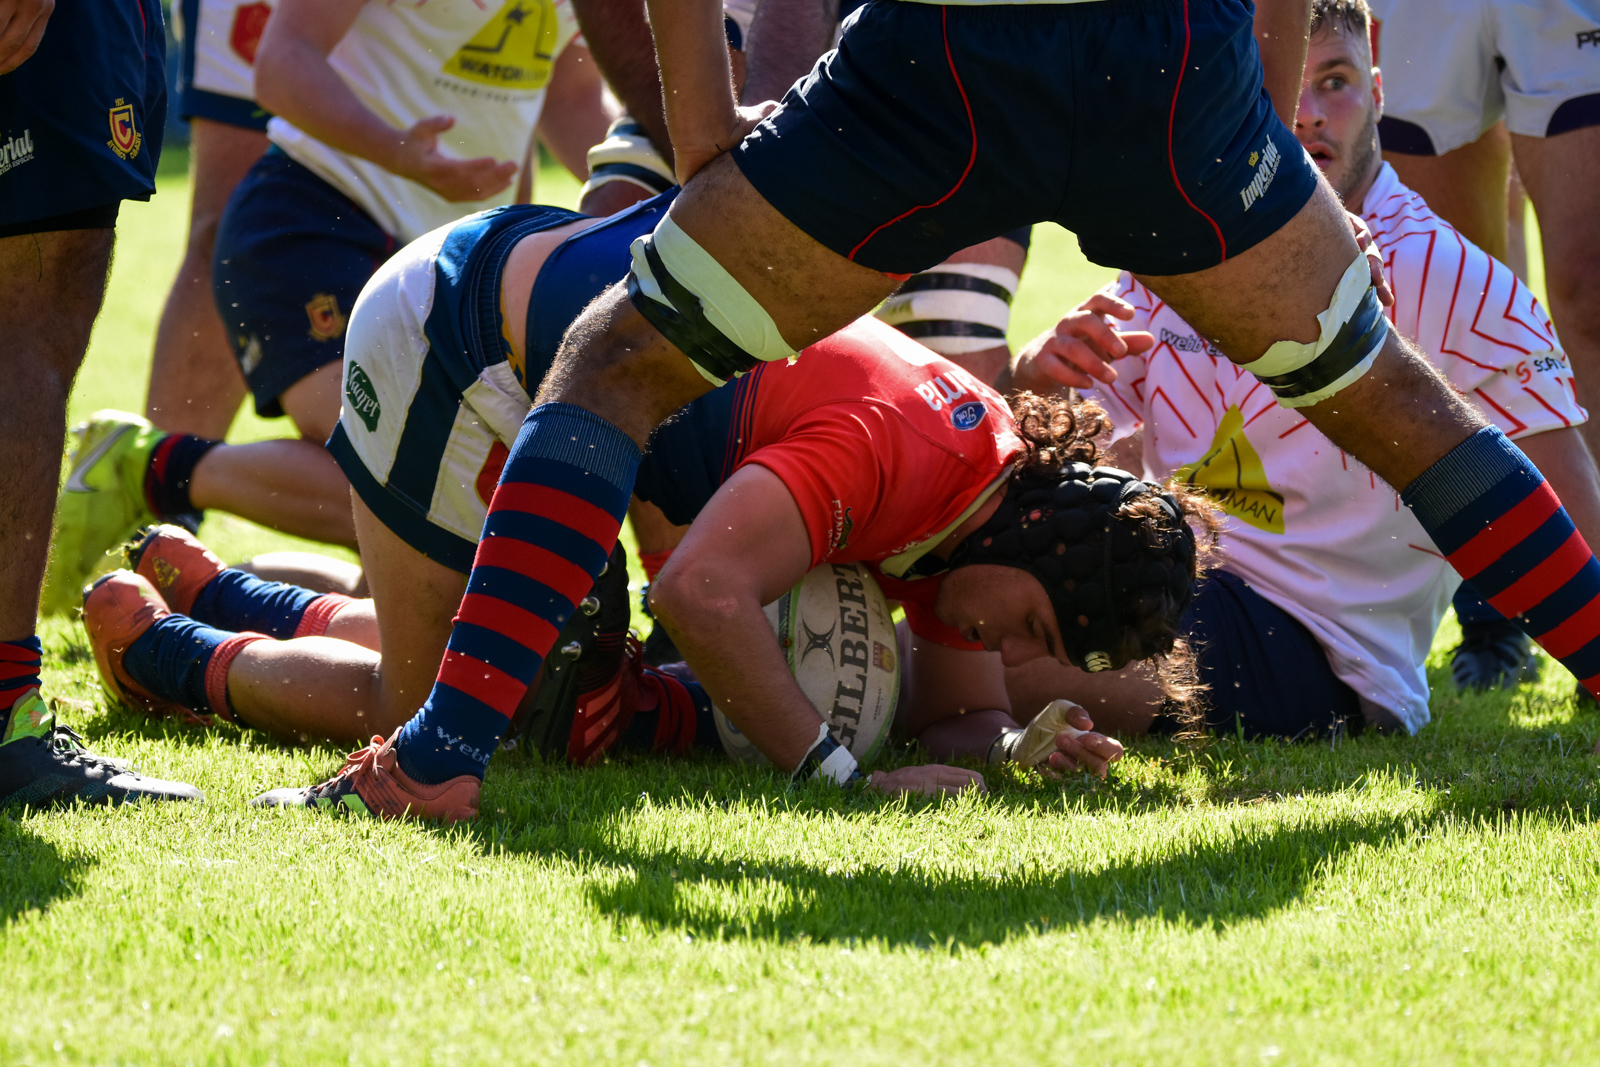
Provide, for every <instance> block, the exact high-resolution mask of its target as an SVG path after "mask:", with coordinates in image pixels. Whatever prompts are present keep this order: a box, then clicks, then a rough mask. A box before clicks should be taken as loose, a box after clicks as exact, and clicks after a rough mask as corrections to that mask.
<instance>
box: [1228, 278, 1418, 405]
mask: <svg viewBox="0 0 1600 1067" xmlns="http://www.w3.org/2000/svg"><path fill="white" fill-rule="evenodd" d="M1317 322H1318V323H1319V324H1320V325H1321V327H1322V334H1321V336H1320V337H1318V338H1317V339H1316V340H1315V341H1313V342H1311V343H1309V344H1306V343H1302V342H1300V341H1277V342H1274V343H1273V345H1272V347H1270V348H1268V349H1267V351H1266V354H1265V355H1263V356H1262V357H1261V358H1260V359H1258V360H1255V361H1254V362H1252V363H1246V364H1243V365H1242V369H1243V370H1247V371H1249V372H1250V373H1251V374H1254V375H1255V376H1256V377H1257V378H1260V379H1261V380H1262V381H1263V382H1265V383H1266V384H1267V386H1268V387H1269V388H1271V389H1272V391H1273V393H1274V394H1276V395H1277V398H1278V403H1279V404H1282V405H1283V406H1284V407H1286V408H1303V407H1310V406H1311V405H1312V404H1317V403H1320V402H1321V401H1324V400H1326V399H1328V398H1329V397H1330V396H1333V395H1334V394H1336V393H1338V392H1339V391H1340V390H1342V389H1344V388H1346V387H1347V386H1349V385H1350V383H1351V382H1354V381H1356V380H1357V379H1358V378H1360V377H1361V376H1362V375H1363V374H1365V373H1367V371H1368V370H1370V369H1371V368H1372V363H1373V360H1375V359H1377V358H1378V353H1379V352H1380V351H1381V350H1382V349H1383V342H1384V339H1385V338H1386V337H1387V336H1388V320H1387V319H1385V318H1384V316H1383V310H1382V308H1381V307H1380V306H1379V305H1378V299H1377V295H1376V293H1375V291H1374V290H1373V288H1372V274H1371V270H1370V268H1369V267H1368V266H1367V257H1366V255H1365V254H1364V253H1361V252H1357V253H1356V258H1355V259H1354V261H1352V262H1351V264H1350V266H1349V268H1348V269H1346V270H1345V272H1344V276H1343V277H1341V278H1340V279H1339V286H1338V288H1337V289H1335V290H1334V292H1333V300H1332V301H1331V302H1330V303H1329V305H1328V309H1327V310H1326V311H1324V312H1322V314H1320V315H1318V316H1317Z"/></svg>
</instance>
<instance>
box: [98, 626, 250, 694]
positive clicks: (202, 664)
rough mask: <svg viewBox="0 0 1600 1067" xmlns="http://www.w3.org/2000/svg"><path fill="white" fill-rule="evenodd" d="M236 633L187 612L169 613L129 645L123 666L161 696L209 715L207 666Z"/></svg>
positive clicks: (131, 675)
mask: <svg viewBox="0 0 1600 1067" xmlns="http://www.w3.org/2000/svg"><path fill="white" fill-rule="evenodd" d="M234 636H235V635H234V634H232V633H229V632H228V631H226V630H217V629H213V628H212V627H210V626H207V625H206V624H205V623H203V622H196V621H195V620H194V619H191V618H189V617H188V616H187V615H168V616H166V617H165V618H162V619H159V620H157V622H156V623H155V625H153V626H151V627H150V629H148V630H146V631H145V632H144V633H142V634H140V635H139V639H138V640H137V641H135V642H134V643H133V644H131V645H129V646H128V650H127V651H126V652H124V653H123V654H122V666H123V669H125V670H126V671H127V672H128V676H129V677H130V678H132V679H133V680H134V681H135V682H138V683H139V684H140V685H141V686H143V687H144V688H145V689H147V690H149V691H150V692H151V693H153V694H155V695H156V696H158V697H160V698H161V699H163V700H170V701H172V702H173V703H174V704H182V705H183V706H184V707H186V708H188V709H189V710H190V711H193V712H195V713H196V714H199V715H208V714H210V713H211V711H212V708H211V703H210V701H209V700H208V699H207V696H206V668H207V667H208V666H210V665H211V657H212V655H213V654H215V652H216V651H217V649H218V648H219V647H221V645H222V643H223V642H224V641H226V640H228V639H229V638H230V637H234Z"/></svg>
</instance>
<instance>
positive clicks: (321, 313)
mask: <svg viewBox="0 0 1600 1067" xmlns="http://www.w3.org/2000/svg"><path fill="white" fill-rule="evenodd" d="M306 318H308V319H310V320H311V336H312V337H313V338H315V339H316V340H318V341H331V340H333V339H334V338H335V337H338V336H339V335H340V334H342V333H344V312H342V311H340V310H339V298H338V297H336V296H334V295H333V294H332V293H318V294H317V295H316V296H314V297H312V298H311V299H310V300H308V301H306Z"/></svg>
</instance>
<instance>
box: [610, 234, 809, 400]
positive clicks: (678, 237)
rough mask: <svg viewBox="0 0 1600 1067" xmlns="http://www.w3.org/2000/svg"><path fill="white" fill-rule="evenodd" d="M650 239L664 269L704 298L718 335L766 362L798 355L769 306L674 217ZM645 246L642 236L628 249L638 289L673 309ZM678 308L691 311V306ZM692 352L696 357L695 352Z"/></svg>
mask: <svg viewBox="0 0 1600 1067" xmlns="http://www.w3.org/2000/svg"><path fill="white" fill-rule="evenodd" d="M651 243H652V244H653V246H654V248H655V253H656V255H657V256H658V257H660V262H661V265H662V267H664V268H665V269H666V271H667V272H668V273H669V274H671V275H672V279H673V280H674V281H676V282H677V283H678V285H681V286H682V287H683V288H685V289H687V290H688V291H689V292H690V293H692V294H693V295H694V296H695V297H696V298H697V299H698V300H699V301H700V309H699V310H700V314H702V315H703V316H704V318H705V321H706V323H707V324H708V325H710V326H711V327H712V328H713V329H715V330H716V331H717V332H718V333H720V334H722V336H724V337H726V338H727V339H728V340H729V341H731V342H733V344H735V345H736V346H738V347H739V348H740V349H742V350H744V352H746V353H748V354H749V355H750V356H752V357H754V358H755V359H757V360H760V361H761V362H763V363H773V362H776V361H777V360H780V359H793V358H794V357H795V356H796V355H798V353H796V352H795V350H794V349H792V348H790V347H789V344H788V342H787V341H785V340H784V339H783V334H781V333H779V332H778V324H777V323H776V322H773V321H772V316H771V315H769V314H767V309H766V308H764V307H762V306H761V305H760V304H759V303H757V302H756V298H755V297H753V296H751V295H750V294H749V293H747V292H746V291H745V288H744V286H742V285H740V284H739V282H738V280H737V279H735V278H734V276H733V275H731V274H729V273H728V272H727V271H726V270H724V269H723V266H722V264H721V263H718V262H717V261H716V260H715V259H714V258H712V255H711V253H709V252H707V251H706V250H705V249H703V248H701V247H700V246H699V245H698V244H696V243H695V240H694V238H692V237H690V236H689V235H688V234H686V233H684V232H683V230H682V229H680V228H679V227H678V224H677V223H676V222H673V221H672V216H671V215H668V216H667V217H666V218H664V219H662V220H661V222H660V223H659V224H658V225H657V226H656V229H655V233H654V234H653V235H651ZM644 247H645V239H644V238H643V237H641V238H639V239H638V240H636V241H634V242H633V245H632V246H631V248H630V249H629V251H631V252H632V253H633V273H634V276H635V277H636V278H637V279H638V283H639V289H640V291H641V292H642V293H643V295H644V296H645V297H646V298H648V299H650V300H653V301H655V302H656V303H658V304H664V305H666V306H668V307H672V306H673V304H672V301H671V300H670V299H668V297H667V296H666V294H665V293H664V292H663V291H662V287H661V284H660V282H659V280H658V279H657V278H656V276H655V274H654V272H653V271H652V270H651V269H650V263H649V261H648V260H647V259H646V257H645V254H644ZM677 310H678V311H679V312H680V313H684V314H688V309H684V308H678V309H677ZM690 355H691V357H692V356H693V355H694V354H693V353H690ZM695 368H696V369H697V370H699V372H700V374H701V376H702V377H704V378H705V379H706V380H707V381H709V382H713V383H715V384H717V385H721V384H723V382H724V380H725V379H720V378H718V377H716V376H715V375H714V374H712V373H711V372H710V371H708V370H706V368H705V367H703V366H701V365H700V363H699V362H695Z"/></svg>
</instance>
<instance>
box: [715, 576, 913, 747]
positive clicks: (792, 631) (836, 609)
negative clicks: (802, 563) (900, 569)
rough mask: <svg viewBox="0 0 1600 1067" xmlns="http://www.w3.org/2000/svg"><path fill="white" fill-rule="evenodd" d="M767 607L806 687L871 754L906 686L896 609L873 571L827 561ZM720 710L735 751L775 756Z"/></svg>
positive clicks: (838, 728)
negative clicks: (896, 630)
mask: <svg viewBox="0 0 1600 1067" xmlns="http://www.w3.org/2000/svg"><path fill="white" fill-rule="evenodd" d="M765 610H766V613H767V621H768V622H770V623H771V624H772V629H773V630H774V631H775V632H776V634H777V637H778V644H779V646H780V647H781V648H782V649H783V654H784V658H785V659H786V660H787V661H788V663H789V670H791V671H793V672H794V679H795V681H797V682H799V683H800V689H801V691H802V692H804V693H805V695H806V697H807V698H808V699H809V700H810V701H811V703H812V704H814V705H815V706H816V709H817V711H818V712H820V713H821V714H822V717H823V718H825V719H827V720H828V725H829V728H830V729H831V730H832V731H833V736H834V737H836V738H838V739H839V741H840V742H841V743H842V744H844V746H845V747H846V748H848V749H849V750H850V754H851V755H852V756H854V757H855V758H856V761H857V762H859V763H862V764H865V763H868V762H869V761H871V759H872V758H873V757H874V756H876V755H877V754H878V750H879V749H880V748H882V747H883V742H884V741H885V740H886V739H887V738H888V736H889V724H890V723H891V722H893V721H894V706H895V699H896V698H897V697H898V696H899V694H900V649H899V645H898V644H896V642H895V634H894V617H893V616H892V615H891V614H890V613H889V602H888V601H887V600H886V599H884V596H883V591H882V590H881V589H879V588H878V583H877V582H875V581H873V578H872V574H871V573H870V572H869V571H868V570H867V569H866V568H865V567H863V566H861V565H860V564H857V563H824V564H823V565H822V566H820V567H817V568H815V569H814V570H812V571H811V573H809V574H807V575H806V576H805V577H804V578H802V579H800V581H799V583H798V584H797V585H796V586H795V587H794V588H793V589H791V590H789V592H788V593H787V594H785V595H784V596H782V597H780V598H779V599H778V600H777V601H776V602H774V603H771V604H768V605H767V606H766V609H765ZM713 714H714V715H715V717H716V720H717V733H718V735H719V736H720V737H721V738H722V747H723V748H724V749H726V750H727V753H728V755H729V756H731V757H733V758H734V759H736V760H738V761H739V762H740V763H753V764H759V765H767V764H768V763H769V761H768V759H767V757H765V756H763V755H762V754H761V751H760V750H759V749H757V748H756V746H755V745H754V744H752V743H751V742H750V739H749V738H747V737H746V736H745V735H744V734H742V733H740V732H739V728H738V727H737V726H735V725H734V724H733V723H732V722H731V721H729V719H728V717H727V716H726V715H724V714H723V713H722V709H720V708H715V709H713Z"/></svg>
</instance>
